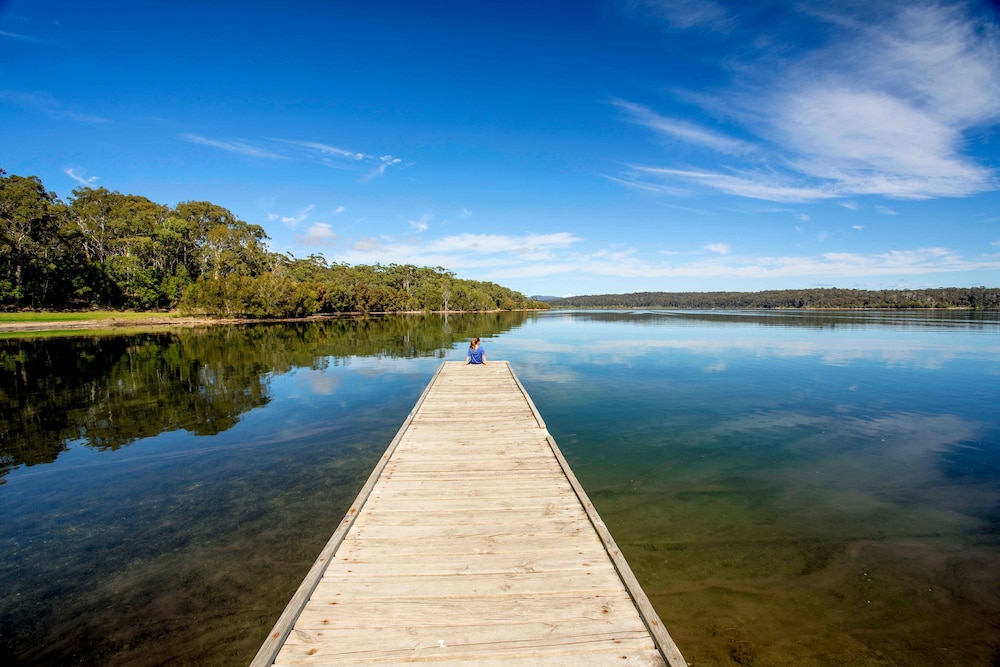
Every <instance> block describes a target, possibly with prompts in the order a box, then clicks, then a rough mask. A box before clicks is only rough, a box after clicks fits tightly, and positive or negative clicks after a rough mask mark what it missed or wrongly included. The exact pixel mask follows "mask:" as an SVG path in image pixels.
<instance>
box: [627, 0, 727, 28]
mask: <svg viewBox="0 0 1000 667" xmlns="http://www.w3.org/2000/svg"><path fill="white" fill-rule="evenodd" d="M624 7H625V9H626V10H628V11H630V12H632V13H641V14H645V15H649V16H651V17H652V18H654V19H656V20H659V21H664V22H666V24H667V25H668V26H669V27H671V28H674V29H686V28H695V27H707V28H710V29H714V30H726V29H728V28H729V26H730V18H729V16H728V14H727V13H726V10H725V9H723V8H722V7H721V6H720V5H719V4H718V3H716V2H713V1H712V0H628V1H627V2H626V3H625V4H624Z"/></svg>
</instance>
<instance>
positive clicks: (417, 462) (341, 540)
mask: <svg viewBox="0 0 1000 667" xmlns="http://www.w3.org/2000/svg"><path fill="white" fill-rule="evenodd" d="M415 662H416V663H419V662H432V663H436V664H477V665H543V666H544V665H569V664H572V665H603V664H617V665H620V664H629V665H635V664H638V665H668V666H669V667H685V666H686V662H685V661H684V659H683V657H682V655H681V653H680V650H679V649H678V648H677V645H676V644H675V643H674V641H673V640H672V639H671V637H670V634H669V633H668V632H667V629H666V628H665V627H664V626H663V623H662V621H661V620H660V618H659V616H658V615H657V613H656V611H655V610H654V609H653V606H652V604H651V603H650V602H649V599H648V598H647V597H646V595H645V593H644V592H643V591H642V588H641V586H640V585H639V583H638V581H637V580H636V578H635V576H634V574H633V573H632V571H631V568H630V567H629V565H628V562H627V561H626V560H625V557H624V556H623V555H622V553H621V551H620V550H619V549H618V546H617V545H616V544H615V541H614V538H613V537H612V536H611V533H610V531H608V529H607V526H606V525H605V524H604V521H603V520H602V519H601V517H600V516H599V514H598V513H597V511H596V509H595V508H594V506H593V504H592V503H591V501H590V499H589V498H588V497H587V494H586V492H585V491H584V489H583V487H582V486H581V485H580V483H579V481H578V480H577V479H576V476H575V475H574V474H573V472H572V470H571V469H570V467H569V465H568V464H567V462H566V459H565V458H564V457H563V455H562V452H561V451H560V450H559V447H558V446H557V444H556V442H555V440H554V439H553V438H552V436H551V435H550V434H549V433H548V430H547V428H546V426H545V423H544V421H543V420H542V417H541V415H540V414H539V413H538V410H537V409H536V407H535V405H534V403H533V402H532V400H531V397H530V396H529V395H528V393H527V391H526V390H525V389H524V386H523V385H522V384H521V382H520V380H519V379H518V378H517V376H516V375H515V374H514V371H513V369H512V368H511V366H510V364H509V363H508V362H506V361H491V362H489V364H488V365H482V366H479V365H471V366H466V365H465V364H464V363H462V362H443V363H442V364H441V366H440V367H439V368H438V370H437V371H436V372H435V374H434V376H433V377H432V379H431V381H430V382H429V383H428V385H427V387H426V388H425V389H424V391H423V393H422V394H421V396H420V398H419V399H418V400H417V403H416V405H415V406H414V408H413V409H412V410H411V411H410V413H409V415H407V417H406V419H405V420H404V422H403V424H402V426H401V427H400V429H399V431H398V432H397V433H396V435H395V437H394V438H393V439H392V441H391V442H390V443H389V446H388V447H387V448H386V451H385V453H384V454H383V455H382V457H381V458H380V459H379V461H378V463H377V464H376V465H375V468H374V470H373V471H372V473H371V475H370V476H369V477H368V480H367V481H366V483H365V485H364V486H363V487H362V489H361V491H360V493H359V494H358V497H357V499H356V500H355V502H354V503H353V504H352V505H351V507H350V509H349V510H348V512H347V514H346V516H345V517H344V519H343V520H342V521H341V523H340V524H339V525H338V527H337V528H336V530H335V531H334V533H333V535H332V536H331V537H330V539H329V541H328V542H327V544H326V546H325V547H324V548H323V550H322V551H321V552H320V555H319V557H318V558H317V559H316V561H315V563H313V566H312V568H311V569H310V570H309V572H308V573H307V574H306V577H305V579H303V581H302V583H301V585H300V586H299V588H298V590H297V591H296V592H295V594H294V595H293V596H292V598H291V600H290V601H289V603H288V605H287V606H286V607H285V610H284V611H283V612H282V614H281V615H280V617H279V618H278V620H277V622H276V623H275V625H274V628H273V629H272V630H271V632H270V633H269V634H268V635H267V637H266V639H265V640H264V642H263V644H262V645H261V647H260V650H259V651H258V652H257V655H256V656H255V657H254V659H253V661H252V662H251V663H250V664H251V667H265V666H269V665H338V664H343V665H350V664H355V665H356V664H379V665H387V664H412V663H415Z"/></svg>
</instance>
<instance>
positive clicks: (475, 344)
mask: <svg viewBox="0 0 1000 667" xmlns="http://www.w3.org/2000/svg"><path fill="white" fill-rule="evenodd" d="M465 363H466V365H468V364H483V365H484V366H485V365H486V350H485V349H484V348H483V347H482V346H481V345H480V344H479V337H478V336H477V337H476V338H473V339H472V342H470V343H469V352H468V353H467V354H466V355H465Z"/></svg>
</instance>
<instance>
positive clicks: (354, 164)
mask: <svg viewBox="0 0 1000 667" xmlns="http://www.w3.org/2000/svg"><path fill="white" fill-rule="evenodd" d="M269 141H272V142H275V143H278V144H281V145H283V146H286V147H290V148H294V149H296V150H297V151H299V152H300V155H301V156H302V157H306V158H309V159H313V160H316V161H318V162H320V163H321V164H323V165H326V166H328V167H333V168H335V169H359V168H361V169H364V170H365V173H364V174H363V175H362V176H361V178H360V179H358V180H359V181H360V182H362V183H367V182H368V181H371V180H372V179H374V178H377V177H379V176H382V175H383V174H385V172H386V170H387V169H389V168H390V167H395V166H397V165H399V164H402V163H403V161H402V159H400V158H397V157H394V156H392V155H379V156H375V155H372V154H369V153H365V152H362V151H355V150H351V149H349V148H343V147H342V146H334V145H332V144H327V143H323V142H320V141H303V140H298V139H269Z"/></svg>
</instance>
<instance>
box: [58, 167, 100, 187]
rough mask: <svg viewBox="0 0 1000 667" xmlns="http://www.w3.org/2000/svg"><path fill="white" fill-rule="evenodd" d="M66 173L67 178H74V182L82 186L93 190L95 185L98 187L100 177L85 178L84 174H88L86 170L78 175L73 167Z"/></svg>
mask: <svg viewBox="0 0 1000 667" xmlns="http://www.w3.org/2000/svg"><path fill="white" fill-rule="evenodd" d="M65 171H66V175H67V176H69V177H70V178H72V179H73V180H74V181H76V182H77V183H79V184H80V185H83V186H85V187H88V188H92V187H94V186H95V185H97V181H98V177H97V176H90V177H85V176H84V174H85V173H87V172H86V170H82V171H81V172H80V173H79V174H78V173H76V170H75V169H74V168H73V167H69V168H68V169H66V170H65Z"/></svg>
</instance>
